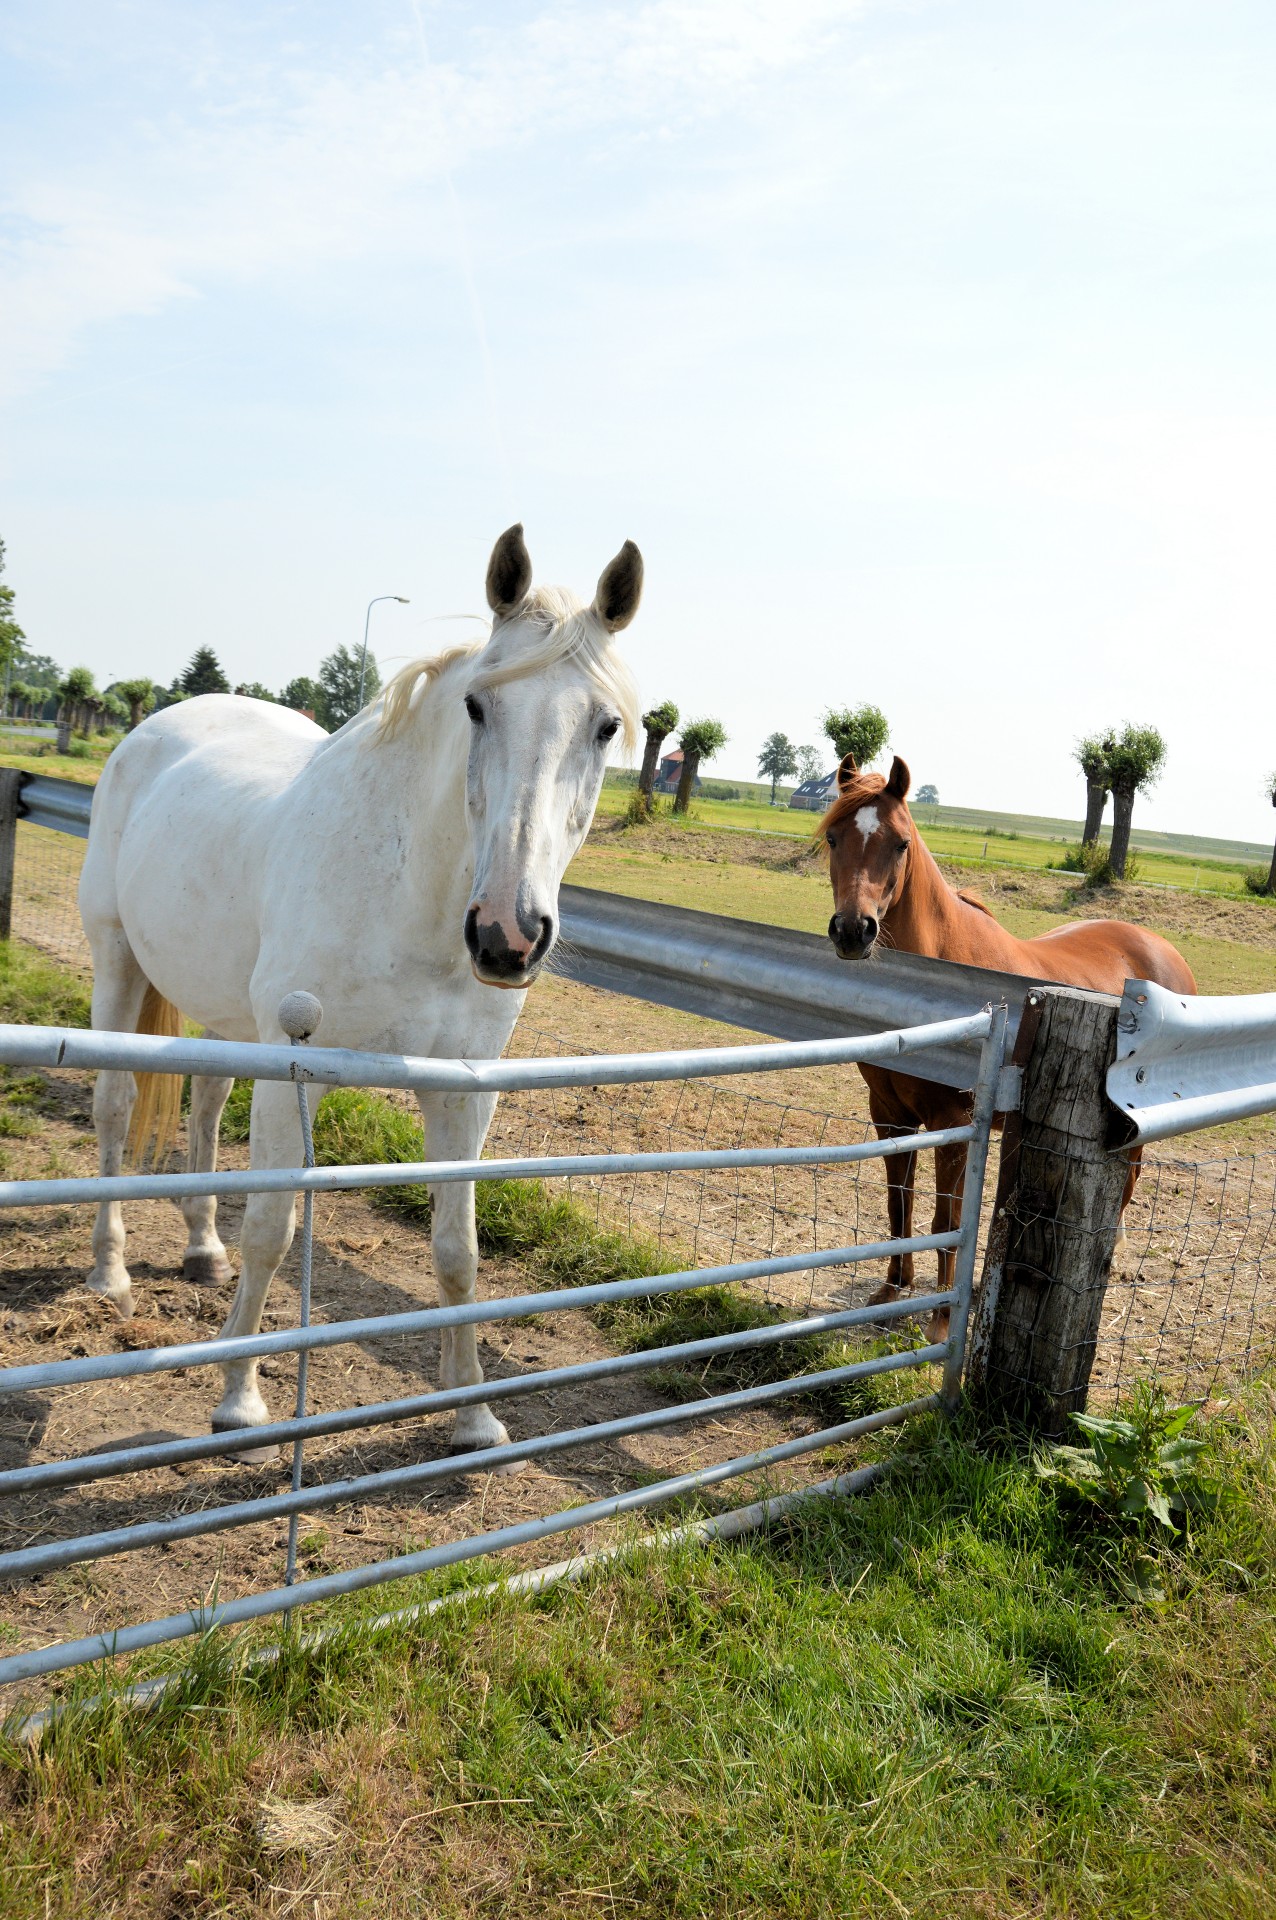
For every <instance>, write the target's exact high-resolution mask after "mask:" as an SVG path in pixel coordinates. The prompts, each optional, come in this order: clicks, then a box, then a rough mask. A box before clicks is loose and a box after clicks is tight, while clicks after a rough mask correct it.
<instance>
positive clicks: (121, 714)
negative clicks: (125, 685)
mask: <svg viewBox="0 0 1276 1920" xmlns="http://www.w3.org/2000/svg"><path fill="white" fill-rule="evenodd" d="M130 711H131V709H130V708H129V706H128V704H127V703H126V702H125V701H123V700H121V699H120V696H119V694H118V692H117V691H116V689H115V688H114V687H108V688H107V690H106V692H105V693H104V694H103V695H102V712H101V718H100V720H99V722H98V732H99V733H105V732H106V729H107V727H108V726H112V727H127V726H128V725H129V714H130Z"/></svg>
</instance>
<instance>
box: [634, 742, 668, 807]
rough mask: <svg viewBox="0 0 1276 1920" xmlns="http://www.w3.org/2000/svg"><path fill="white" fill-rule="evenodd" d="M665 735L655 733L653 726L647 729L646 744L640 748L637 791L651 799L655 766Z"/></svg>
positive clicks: (654, 781) (654, 782)
mask: <svg viewBox="0 0 1276 1920" xmlns="http://www.w3.org/2000/svg"><path fill="white" fill-rule="evenodd" d="M665 738H666V736H665V735H664V734H663V733H657V732H656V731H655V730H654V728H652V727H648V729H647V744H646V746H645V747H644V748H643V750H642V769H641V771H640V773H639V775H638V791H639V793H641V794H645V795H646V797H647V799H648V800H650V799H651V790H652V788H653V787H654V786H655V784H656V768H657V767H658V766H659V764H660V749H661V747H663V746H664V744H665Z"/></svg>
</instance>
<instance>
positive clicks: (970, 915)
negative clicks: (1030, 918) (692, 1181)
mask: <svg viewBox="0 0 1276 1920" xmlns="http://www.w3.org/2000/svg"><path fill="white" fill-rule="evenodd" d="M837 787H838V793H837V799H836V800H835V801H834V802H833V805H832V806H831V807H830V808H829V811H828V812H827V814H825V816H824V819H823V821H822V822H821V831H822V832H823V834H824V838H825V840H826V841H827V842H828V848H829V875H830V878H831V880H832V882H833V918H832V919H831V920H830V921H829V939H830V940H831V941H832V942H833V945H834V946H835V947H836V948H837V951H838V953H839V955H840V956H841V958H842V959H843V960H866V959H867V958H868V956H869V955H870V954H871V953H872V952H873V949H874V948H875V947H876V946H877V944H878V943H879V941H880V942H881V944H882V945H883V946H889V947H896V948H899V949H901V950H902V951H903V952H905V953H921V954H928V955H930V956H931V958H932V959H936V960H958V961H962V962H964V964H965V965H967V966H971V967H992V968H996V969H997V970H998V971H1000V972H1002V973H1019V974H1024V975H1027V976H1028V977H1030V978H1032V979H1035V980H1057V981H1058V982H1059V984H1060V985H1061V986H1067V987H1091V988H1095V989H1097V990H1098V991H1099V992H1101V993H1118V994H1119V993H1120V992H1121V990H1122V988H1123V986H1124V984H1125V982H1126V980H1128V979H1137V980H1155V981H1156V982H1157V983H1158V984H1159V985H1160V986H1163V987H1169V988H1171V989H1172V991H1174V992H1175V993H1195V992H1196V982H1195V980H1194V979H1193V978H1192V973H1191V969H1190V968H1189V967H1188V964H1187V962H1186V960H1184V958H1183V956H1182V954H1180V953H1178V952H1176V951H1175V949H1174V948H1173V947H1172V946H1171V945H1170V943H1169V941H1168V940H1162V939H1161V938H1160V936H1159V935H1158V934H1155V933H1148V932H1147V931H1146V929H1145V928H1143V927H1135V926H1131V925H1130V924H1129V923H1128V922H1127V921H1125V920H1082V921H1077V922H1075V923H1074V924H1073V925H1071V926H1066V927H1059V928H1058V929H1057V930H1056V931H1055V932H1053V933H1045V934H1041V935H1040V936H1039V937H1038V938H1037V939H1035V940H1016V939H1015V937H1014V935H1013V934H1011V933H1007V932H1006V929H1005V928H1004V927H1003V926H1000V925H999V924H998V923H997V921H996V920H994V919H993V917H992V915H991V913H990V912H989V911H988V909H987V907H986V906H984V904H983V902H982V901H981V900H979V899H978V898H976V897H975V896H973V895H971V894H966V893H957V892H955V891H954V890H953V888H952V887H950V886H949V884H948V882H947V881H946V880H945V879H944V876H943V874H942V873H941V872H940V871H939V868H938V867H937V866H936V865H935V862H934V860H933V859H932V858H931V855H930V852H929V850H928V848H927V846H926V844H925V842H924V841H923V839H922V837H921V835H920V834H919V833H918V832H917V829H916V827H915V826H914V825H913V819H912V815H911V814H910V813H909V811H908V787H909V772H908V768H907V767H906V766H905V765H904V762H903V761H902V760H901V759H899V758H898V757H896V759H895V760H894V761H893V763H892V765H891V770H890V773H889V774H888V775H887V776H886V778H885V779H883V777H882V775H881V774H880V773H861V772H860V771H859V769H858V768H857V767H856V764H855V761H854V760H853V758H852V757H851V755H850V754H849V753H848V754H847V756H846V758H845V759H844V760H843V761H842V764H841V766H840V767H839V768H838V770H837ZM860 1072H861V1073H862V1074H863V1076H864V1078H865V1080H866V1081H867V1083H868V1104H869V1111H870V1113H871V1114H872V1117H873V1125H874V1127H875V1128H876V1129H877V1133H878V1136H879V1138H880V1139H883V1140H886V1139H889V1138H891V1137H892V1136H898V1135H900V1134H902V1133H916V1132H917V1130H918V1129H919V1128H921V1127H925V1128H929V1129H932V1130H933V1129H938V1128H940V1127H960V1126H964V1125H965V1124H966V1123H967V1122H968V1121H969V1119H970V1115H971V1106H972V1096H971V1095H970V1094H969V1093H959V1092H957V1091H955V1090H954V1089H953V1088H951V1087H941V1086H937V1085H935V1084H934V1083H933V1082H931V1081H929V1080H918V1079H915V1078H914V1077H913V1075H911V1074H907V1073H894V1072H888V1071H887V1070H886V1069H885V1068H884V1067H861V1068H860ZM916 1159H917V1156H916V1154H912V1153H907V1154H900V1155H899V1156H898V1157H897V1158H892V1159H889V1160H887V1162H886V1179H887V1192H888V1206H889V1212H890V1228H891V1237H892V1238H893V1239H904V1238H907V1237H908V1236H909V1235H911V1233H912V1230H913V1175H914V1172H915V1167H916ZM965 1176H966V1149H965V1146H964V1145H961V1144H958V1145H957V1146H949V1147H938V1148H937V1149H936V1151H935V1193H936V1199H935V1224H934V1227H933V1228H932V1231H933V1232H935V1233H948V1232H950V1231H951V1230H952V1229H953V1227H955V1225H956V1223H957V1217H958V1214H959V1212H960V1209H961V1195H962V1186H963V1184H964V1181H965ZM1137 1178H1138V1154H1137V1153H1134V1154H1132V1155H1131V1162H1130V1177H1129V1180H1128V1182H1127V1184H1126V1190H1125V1198H1124V1200H1123V1201H1122V1203H1121V1205H1122V1212H1123V1213H1124V1210H1125V1207H1126V1206H1127V1205H1128V1203H1129V1199H1130V1195H1131V1194H1132V1193H1133V1191H1134V1183H1135V1181H1136V1179H1137ZM954 1260H955V1255H954V1254H953V1253H951V1252H941V1253H940V1254H939V1285H940V1290H941V1291H946V1290H947V1289H948V1288H949V1287H950V1286H951V1285H952V1275H953V1266H954ZM912 1284H913V1258H912V1255H911V1254H903V1255H898V1254H897V1255H895V1256H894V1257H893V1258H892V1259H891V1262H890V1265H889V1267H888V1269H887V1279H886V1284H885V1285H884V1286H882V1287H880V1288H879V1289H878V1291H877V1292H876V1293H875V1294H874V1295H873V1296H872V1299H871V1301H870V1305H873V1306H878V1305H880V1304H881V1303H882V1302H883V1301H887V1300H897V1299H898V1298H899V1297H900V1295H901V1294H902V1293H903V1292H905V1291H906V1290H907V1289H908V1288H909V1287H911V1286H912ZM947 1323H948V1315H947V1313H946V1312H937V1313H936V1314H935V1315H934V1316H933V1318H932V1321H931V1326H930V1332H931V1336H932V1338H935V1339H943V1338H944V1336H945V1333H946V1330H947Z"/></svg>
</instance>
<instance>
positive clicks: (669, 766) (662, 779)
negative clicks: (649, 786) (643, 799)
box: [655, 747, 700, 793]
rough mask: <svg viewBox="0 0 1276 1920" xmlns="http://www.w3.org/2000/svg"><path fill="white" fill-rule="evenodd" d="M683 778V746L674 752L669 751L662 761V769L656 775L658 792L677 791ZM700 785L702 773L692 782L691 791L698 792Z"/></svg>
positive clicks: (656, 789)
mask: <svg viewBox="0 0 1276 1920" xmlns="http://www.w3.org/2000/svg"><path fill="white" fill-rule="evenodd" d="M681 778H682V748H681V747H675V748H674V750H673V752H672V753H667V754H666V755H665V757H664V759H663V760H662V761H661V762H660V771H659V773H658V774H657V775H656V783H655V791H656V792H657V793H677V791H678V782H679V780H680V779H681ZM699 787H700V775H699V774H697V775H696V777H695V779H694V780H693V781H692V783H691V791H692V792H693V793H696V792H698V791H699Z"/></svg>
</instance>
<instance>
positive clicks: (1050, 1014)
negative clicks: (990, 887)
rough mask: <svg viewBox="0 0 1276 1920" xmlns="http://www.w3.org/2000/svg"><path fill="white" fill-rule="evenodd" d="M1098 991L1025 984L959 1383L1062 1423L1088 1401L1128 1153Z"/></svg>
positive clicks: (1048, 1425)
mask: <svg viewBox="0 0 1276 1920" xmlns="http://www.w3.org/2000/svg"><path fill="white" fill-rule="evenodd" d="M1120 1004H1121V1003H1120V1001H1119V1000H1117V999H1115V998H1114V997H1113V996H1111V995H1109V994H1102V993H1086V992H1082V991H1078V990H1074V989H1070V988H1065V987H1049V988H1033V990H1032V991H1031V992H1030V993H1029V995H1028V997H1027V1001H1026V1003H1025V1006H1024V1017H1023V1020H1022V1022H1021V1024H1020V1029H1019V1039H1018V1044H1017V1046H1016V1049H1015V1057H1016V1062H1017V1064H1020V1065H1022V1067H1023V1069H1024V1077H1023V1100H1022V1104H1021V1107H1020V1110H1019V1112H1018V1113H1016V1114H1011V1115H1008V1116H1007V1120H1006V1132H1005V1139H1004V1142H1003V1146H1002V1156H1001V1173H1000V1178H999V1180H998V1184H997V1198H996V1203H995V1206H994V1209H993V1224H992V1231H991V1233H990V1235H989V1239H988V1249H987V1253H986V1255H985V1259H984V1277H983V1286H982V1290H981V1293H980V1298H979V1302H978V1305H977V1307H976V1309H975V1316H974V1328H973V1333H972V1337H971V1351H970V1366H969V1371H968V1376H967V1378H968V1383H969V1387H970V1391H971V1394H972V1397H973V1398H974V1399H975V1401H976V1402H977V1404H979V1405H980V1406H981V1408H982V1409H983V1410H984V1411H985V1413H987V1414H989V1415H991V1416H992V1417H994V1418H1001V1417H1005V1416H1007V1415H1008V1416H1009V1417H1010V1418H1012V1419H1014V1420H1016V1421H1026V1422H1028V1423H1029V1424H1031V1425H1032V1426H1034V1427H1036V1428H1038V1429H1040V1430H1041V1431H1043V1432H1044V1433H1046V1434H1051V1435H1055V1434H1059V1433H1062V1432H1063V1431H1064V1429H1065V1427H1066V1425H1067V1416H1068V1414H1069V1413H1079V1412H1081V1411H1082V1410H1083V1408H1084V1407H1085V1403H1086V1393H1087V1389H1088V1387H1089V1381H1090V1369H1091V1367H1092V1365H1093V1363H1094V1349H1095V1343H1096V1340H1097V1337H1098V1331H1099V1321H1100V1317H1101V1315H1102V1312H1103V1301H1104V1294H1105V1292H1106V1289H1107V1284H1108V1276H1109V1273H1110V1271H1111V1267H1112V1253H1113V1248H1114V1245H1115V1242H1116V1235H1117V1227H1118V1222H1119V1220H1120V1213H1121V1199H1122V1195H1123V1193H1124V1191H1125V1182H1126V1177H1127V1174H1128V1171H1129V1161H1128V1159H1127V1157H1126V1155H1125V1154H1124V1153H1122V1152H1120V1151H1116V1150H1113V1149H1112V1148H1111V1147H1110V1146H1109V1145H1108V1141H1109V1139H1110V1137H1111V1133H1110V1127H1111V1118H1110V1116H1111V1111H1112V1110H1111V1107H1110V1105H1109V1103H1108V1099H1107V1095H1106V1091H1105V1087H1104V1080H1105V1076H1106V1073H1107V1069H1108V1067H1109V1066H1110V1065H1111V1063H1112V1061H1113V1059H1114V1058H1115V1055H1116V1037H1117V1026H1116V1021H1117V1010H1118V1008H1119V1006H1120Z"/></svg>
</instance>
